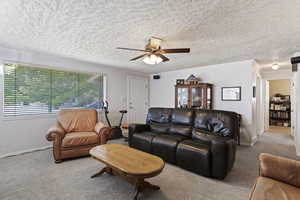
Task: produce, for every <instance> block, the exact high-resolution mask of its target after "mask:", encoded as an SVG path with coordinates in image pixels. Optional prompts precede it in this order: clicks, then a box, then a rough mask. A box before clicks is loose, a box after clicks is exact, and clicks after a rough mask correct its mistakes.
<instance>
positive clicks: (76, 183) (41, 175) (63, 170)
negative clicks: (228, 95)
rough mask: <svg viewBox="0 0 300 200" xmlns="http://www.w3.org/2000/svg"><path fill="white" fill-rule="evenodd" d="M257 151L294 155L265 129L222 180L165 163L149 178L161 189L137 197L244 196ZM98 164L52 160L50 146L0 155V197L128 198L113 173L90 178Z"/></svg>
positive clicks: (286, 141) (285, 140) (225, 199)
mask: <svg viewBox="0 0 300 200" xmlns="http://www.w3.org/2000/svg"><path fill="white" fill-rule="evenodd" d="M112 142H118V143H120V142H121V143H122V141H120V140H118V141H112ZM261 152H268V153H273V154H277V155H282V156H286V157H290V158H294V159H298V158H297V157H296V156H295V148H294V146H293V144H292V140H291V137H290V136H287V135H281V134H269V133H266V134H263V136H262V137H261V138H260V140H259V142H257V143H256V145H255V146H253V147H245V146H240V147H238V151H237V159H236V162H235V165H234V168H233V170H232V171H231V173H230V174H229V175H228V176H227V177H226V179H225V180H223V181H219V180H214V179H210V178H205V177H202V176H199V175H196V174H193V173H191V172H188V171H185V170H183V169H180V168H178V167H176V166H173V165H170V164H167V165H166V166H165V169H164V170H163V172H162V173H161V174H160V175H159V176H157V177H154V178H151V179H149V181H150V182H152V183H154V184H157V185H160V187H161V190H159V191H145V192H143V194H142V195H141V199H145V200H147V199H148V200H149V199H155V200H159V199H161V200H166V199H178V200H192V199H196V200H229V199H230V200H246V199H248V197H249V193H250V190H251V187H252V185H253V183H254V182H255V178H256V176H257V175H258V161H257V156H258V155H259V153H261ZM101 167H103V165H102V164H100V163H99V162H97V161H96V160H93V159H92V158H90V157H86V158H80V159H74V160H70V161H66V162H63V163H61V164H54V162H53V158H52V152H51V149H49V150H45V151H39V152H34V153H28V154H24V155H19V156H14V157H9V158H4V159H0V199H1V200H15V199H22V200H44V199H45V200H67V199H70V200H96V199H97V200H110V199H111V200H127V199H132V198H133V195H134V187H133V186H132V185H130V184H128V183H127V182H125V181H123V180H121V179H120V178H118V177H116V176H110V175H108V174H104V175H103V176H101V177H97V178H95V179H90V175H92V174H94V173H95V172H97V171H98V170H99V169H100V168H101Z"/></svg>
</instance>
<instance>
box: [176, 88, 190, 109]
mask: <svg viewBox="0 0 300 200" xmlns="http://www.w3.org/2000/svg"><path fill="white" fill-rule="evenodd" d="M177 95H178V96H177V100H178V107H179V108H187V107H188V98H189V91H188V88H177Z"/></svg>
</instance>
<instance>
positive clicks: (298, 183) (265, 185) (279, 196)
mask: <svg viewBox="0 0 300 200" xmlns="http://www.w3.org/2000/svg"><path fill="white" fill-rule="evenodd" d="M259 161H260V164H259V177H258V178H257V179H256V183H255V185H254V187H253V189H252V192H251V196H250V200H262V199H263V200H298V199H300V161H296V160H291V159H287V158H283V157H279V156H275V155H271V154H266V153H262V154H260V156H259Z"/></svg>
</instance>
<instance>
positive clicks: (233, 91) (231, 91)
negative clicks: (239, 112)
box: [221, 87, 242, 101]
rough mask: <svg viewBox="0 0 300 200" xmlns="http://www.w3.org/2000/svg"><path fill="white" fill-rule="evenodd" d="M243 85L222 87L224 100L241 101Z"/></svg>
mask: <svg viewBox="0 0 300 200" xmlns="http://www.w3.org/2000/svg"><path fill="white" fill-rule="evenodd" d="M241 90H242V87H222V94H221V96H222V101H241V98H242V95H241Z"/></svg>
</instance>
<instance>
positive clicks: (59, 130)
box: [46, 123, 66, 141]
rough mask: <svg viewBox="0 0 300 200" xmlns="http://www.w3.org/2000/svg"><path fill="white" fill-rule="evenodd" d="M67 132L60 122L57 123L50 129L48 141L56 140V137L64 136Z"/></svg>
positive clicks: (47, 136)
mask: <svg viewBox="0 0 300 200" xmlns="http://www.w3.org/2000/svg"><path fill="white" fill-rule="evenodd" d="M65 134H66V132H65V130H64V129H63V127H62V126H61V125H60V124H59V123H56V124H55V125H54V126H51V127H50V128H49V129H48V131H47V135H46V139H47V140H48V141H54V140H55V138H56V137H59V138H63V137H64V136H65Z"/></svg>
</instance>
